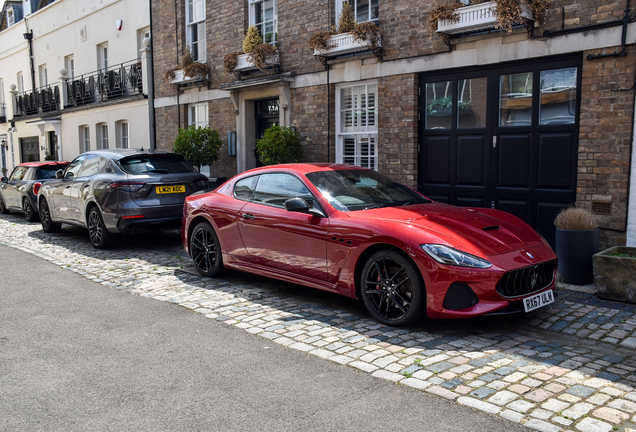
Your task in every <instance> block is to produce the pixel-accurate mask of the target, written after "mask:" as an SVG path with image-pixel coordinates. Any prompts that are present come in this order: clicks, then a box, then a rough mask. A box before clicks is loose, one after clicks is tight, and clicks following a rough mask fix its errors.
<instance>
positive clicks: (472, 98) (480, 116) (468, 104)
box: [457, 77, 488, 128]
mask: <svg viewBox="0 0 636 432" xmlns="http://www.w3.org/2000/svg"><path fill="white" fill-rule="evenodd" d="M487 84H488V80H487V78H485V77H484V78H472V79H465V80H459V81H458V82H457V126H458V127H460V128H475V127H486V111H487V110H486V96H487V91H486V89H487Z"/></svg>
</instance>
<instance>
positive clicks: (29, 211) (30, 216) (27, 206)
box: [22, 198, 38, 222]
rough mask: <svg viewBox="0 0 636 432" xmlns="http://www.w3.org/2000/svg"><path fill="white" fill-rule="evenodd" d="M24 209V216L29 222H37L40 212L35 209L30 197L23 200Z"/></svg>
mask: <svg viewBox="0 0 636 432" xmlns="http://www.w3.org/2000/svg"><path fill="white" fill-rule="evenodd" d="M22 210H23V211H24V217H25V218H26V220H28V221H29V222H35V221H36V220H38V214H37V213H36V212H35V211H34V210H33V206H32V205H31V201H29V199H28V198H24V200H22Z"/></svg>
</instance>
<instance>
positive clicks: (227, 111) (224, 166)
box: [208, 99, 237, 178]
mask: <svg viewBox="0 0 636 432" xmlns="http://www.w3.org/2000/svg"><path fill="white" fill-rule="evenodd" d="M232 109H233V108H232V102H230V100H229V99H217V100H213V101H210V103H209V104H208V112H209V113H210V128H211V129H216V130H217V131H219V133H220V134H221V139H222V140H223V146H222V147H221V150H220V151H219V159H218V160H217V161H216V162H214V163H212V165H210V176H211V177H227V178H230V177H232V176H235V175H236V174H237V172H236V156H228V154H227V133H228V131H236V115H235V114H234V113H233V112H232Z"/></svg>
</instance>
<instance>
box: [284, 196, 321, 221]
mask: <svg viewBox="0 0 636 432" xmlns="http://www.w3.org/2000/svg"><path fill="white" fill-rule="evenodd" d="M285 210H287V211H290V212H297V213H307V214H310V215H312V216H318V217H325V215H324V214H323V213H322V212H321V211H320V210H316V209H313V208H309V205H308V204H307V201H305V200H304V199H302V198H300V197H296V198H290V199H288V200H287V201H285Z"/></svg>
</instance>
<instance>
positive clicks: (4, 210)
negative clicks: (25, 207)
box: [0, 197, 11, 214]
mask: <svg viewBox="0 0 636 432" xmlns="http://www.w3.org/2000/svg"><path fill="white" fill-rule="evenodd" d="M0 213H2V214H9V213H11V211H10V210H9V209H8V208H7V206H6V205H4V201H3V200H2V197H0Z"/></svg>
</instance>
